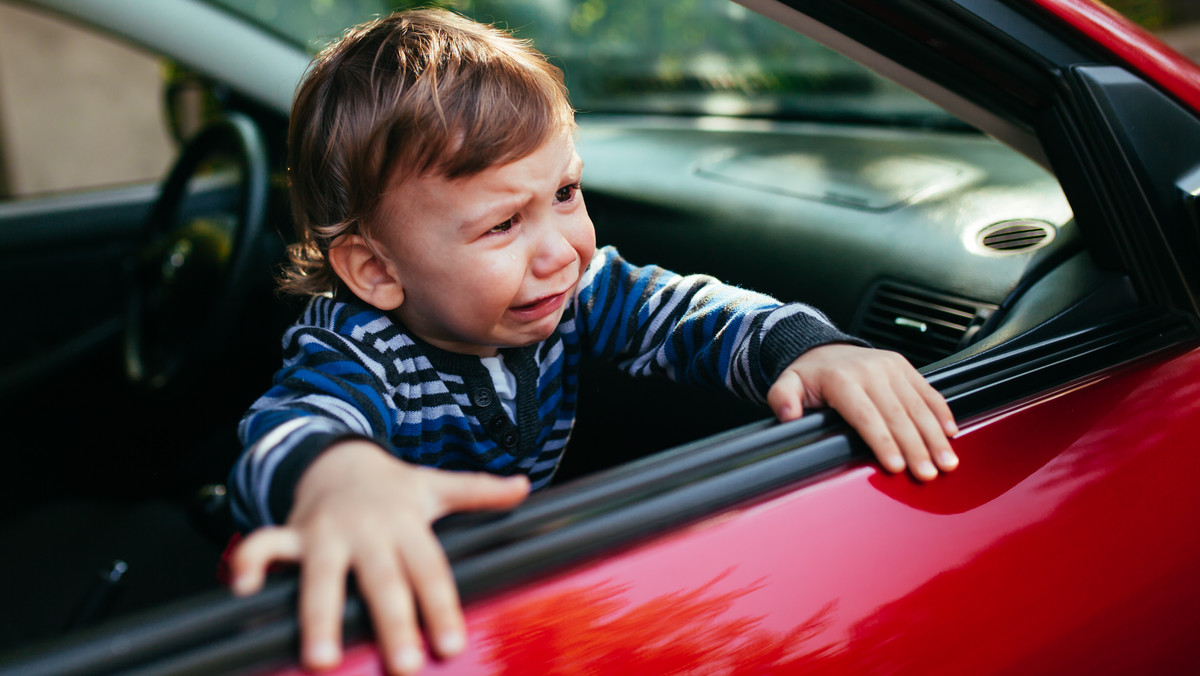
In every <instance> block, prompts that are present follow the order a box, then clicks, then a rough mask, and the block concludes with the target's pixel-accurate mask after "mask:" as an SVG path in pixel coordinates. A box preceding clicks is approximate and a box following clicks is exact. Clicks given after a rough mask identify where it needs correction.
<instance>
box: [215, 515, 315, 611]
mask: <svg viewBox="0 0 1200 676" xmlns="http://www.w3.org/2000/svg"><path fill="white" fill-rule="evenodd" d="M300 555H301V544H300V536H299V534H298V533H297V532H296V531H294V530H292V529H290V528H279V527H276V528H260V529H258V530H256V531H254V532H253V533H251V534H250V535H248V536H247V537H246V539H244V540H242V541H241V543H240V544H238V546H237V549H235V550H234V551H233V555H232V557H231V558H230V561H229V566H230V569H231V570H232V572H233V583H232V587H233V593H234V594H236V595H238V596H247V595H250V594H253V593H255V592H257V591H258V590H260V589H262V586H263V583H264V582H265V581H266V577H267V568H268V567H269V566H270V565H271V564H272V563H275V562H279V561H290V562H297V561H299V560H300Z"/></svg>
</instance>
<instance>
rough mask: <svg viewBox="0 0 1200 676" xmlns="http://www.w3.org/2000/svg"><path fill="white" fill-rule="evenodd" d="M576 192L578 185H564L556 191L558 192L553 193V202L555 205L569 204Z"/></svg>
mask: <svg viewBox="0 0 1200 676" xmlns="http://www.w3.org/2000/svg"><path fill="white" fill-rule="evenodd" d="M577 192H579V184H578V183H572V184H571V185H564V186H563V187H561V188H559V189H558V192H556V193H554V202H555V203H562V202H570V201H571V200H572V199H574V198H575V193H577Z"/></svg>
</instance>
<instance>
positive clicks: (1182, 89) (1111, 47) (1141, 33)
mask: <svg viewBox="0 0 1200 676" xmlns="http://www.w3.org/2000/svg"><path fill="white" fill-rule="evenodd" d="M1031 1H1032V3H1033V4H1035V5H1038V6H1040V7H1042V8H1043V9H1045V10H1046V11H1048V12H1050V13H1051V14H1054V15H1055V16H1057V17H1058V18H1059V19H1062V20H1063V21H1065V22H1067V23H1069V24H1070V25H1071V26H1073V27H1074V28H1075V29H1076V30H1077V31H1079V32H1082V33H1084V34H1085V35H1087V36H1088V37H1089V38H1091V39H1092V40H1094V41H1095V42H1097V43H1099V44H1100V45H1101V46H1103V47H1104V48H1105V49H1107V50H1108V51H1110V52H1112V53H1113V54H1114V55H1115V56H1116V57H1117V58H1119V59H1121V60H1122V61H1124V62H1125V63H1126V64H1128V65H1129V66H1131V67H1132V68H1133V69H1134V70H1136V71H1139V72H1141V73H1143V74H1145V75H1146V76H1148V77H1149V78H1150V80H1151V81H1153V82H1156V83H1158V85H1159V86H1161V87H1163V88H1165V89H1167V90H1168V91H1169V92H1171V93H1172V94H1174V95H1175V97H1176V98H1177V99H1179V100H1180V101H1182V102H1184V103H1185V104H1187V105H1188V106H1190V107H1191V108H1192V110H1195V111H1198V112H1200V66H1197V64H1195V63H1193V62H1192V61H1189V60H1188V59H1187V58H1185V57H1183V56H1181V55H1180V54H1179V53H1177V52H1175V51H1174V50H1172V49H1171V48H1170V47H1168V46H1166V45H1165V44H1163V42H1162V41H1161V40H1159V39H1158V38H1156V37H1155V36H1154V35H1152V34H1151V33H1150V32H1149V31H1147V30H1146V29H1144V28H1142V27H1140V26H1138V25H1137V24H1135V23H1133V22H1132V21H1130V20H1129V19H1127V18H1125V17H1124V16H1122V15H1121V14H1120V13H1118V12H1117V11H1116V10H1113V9H1111V8H1110V7H1108V6H1107V5H1103V4H1101V3H1099V2H1094V1H1093V0H1031Z"/></svg>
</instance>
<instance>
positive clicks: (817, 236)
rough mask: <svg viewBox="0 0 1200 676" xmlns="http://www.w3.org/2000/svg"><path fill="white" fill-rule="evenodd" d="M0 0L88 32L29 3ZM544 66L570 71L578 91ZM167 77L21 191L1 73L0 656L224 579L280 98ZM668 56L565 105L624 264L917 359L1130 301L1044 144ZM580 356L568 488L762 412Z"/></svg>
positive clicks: (282, 304) (604, 231)
mask: <svg viewBox="0 0 1200 676" xmlns="http://www.w3.org/2000/svg"><path fill="white" fill-rule="evenodd" d="M0 11H2V12H5V13H6V14H4V15H3V16H5V17H7V16H9V15H10V14H11V15H16V14H18V13H19V14H20V15H21V17H22V18H28V16H27V15H33V16H34V18H33V19H30V20H31V21H34V22H37V24H38V25H39V26H40V25H42V22H51V23H63V24H66V25H67V28H65V29H64V30H71V31H84V32H87V33H89V34H90V33H91V29H89V28H85V27H81V26H78V25H76V24H74V23H72V22H70V21H68V20H66V19H64V18H62V17H59V16H57V15H51V14H42V13H40V12H37V11H35V10H33V9H30V8H27V7H24V6H22V7H17V6H14V5H11V4H8V3H7V2H0ZM739 11H744V10H741V9H740V8H739ZM513 23H514V24H516V23H518V22H516V21H514V22H513ZM102 39H104V40H113V41H118V42H119V41H120V40H121V38H119V37H117V36H111V35H106V36H104V37H103V38H102ZM796 39H800V38H798V37H796ZM135 49H141V48H135ZM813 49H814V50H815V51H813V52H812V53H813V54H819V55H820V58H821V59H826V58H827V59H830V61H829V63H830V64H833V63H834V61H833V57H829V56H827V55H826V52H825V51H824V50H823V48H819V49H818V48H815V47H814V48H813ZM141 53H142V55H143V56H144V57H146V58H148V59H151V60H152V61H153V62H154V63H161V62H162V60H163V59H164V58H165V57H162V56H160V55H158V54H155V53H153V52H141ZM830 53H831V52H830ZM7 57H9V53H6V52H4V51H3V50H0V82H3V81H4V78H5V74H6V73H7V71H6V70H4V69H5V68H11V67H12V64H11V63H6V58H7ZM580 58H582V57H580ZM588 58H595V57H594V55H593V56H591V57H588ZM613 58H614V59H616V58H617V57H613ZM814 58H817V57H814ZM8 61H11V59H8ZM563 62H564V63H565V64H567V71H568V81H569V84H571V86H572V88H573V89H572V90H573V91H574V87H575V86H576V83H579V84H578V86H579V87H586V86H588V85H587V82H586V81H585V80H581V79H579V78H584V77H585V76H582V75H579V76H576V75H573V74H572V68H573V67H574V66H575V64H576V63H577V62H576V61H573V60H572V59H571V58H570V55H568V56H564V57H563ZM611 63H615V64H618V65H619V61H617V60H614V61H612V62H611ZM839 68H844V66H843V65H842V64H841V62H840V61H838V62H837V65H836V66H834V65H830V66H829V67H828V72H827V74H826V76H825V77H826V78H827V80H828V82H830V83H833V84H832V85H831V86H833V87H834V88H835V89H836V93H837V94H838V95H839V96H851V95H859V94H862V93H864V92H866V93H874V94H877V95H878V96H877V97H876V98H875V99H873V103H872V105H874V106H878V107H880V109H881V110H883V111H884V112H885V113H887V111H893V112H894V111H895V110H897V109H898V108H901V107H903V106H908V105H911V104H910V103H907V99H903V98H902V97H900V96H899V95H898V94H897V93H896V92H895V91H893V90H892V89H889V88H888V86H887V85H883V84H881V82H882V79H881V78H878V77H877V76H870V77H868V76H867V75H865V73H867V71H865V70H862V71H861V72H859V71H858V70H854V71H849V70H843V71H839V70H838V69H839ZM161 72H162V73H165V75H162V76H161V78H162V80H161V81H160V83H159V84H160V85H161V88H160V89H159V90H158V92H157V98H154V99H152V100H149V101H144V102H138V103H139V104H141V103H145V104H146V105H151V106H154V107H156V114H157V115H159V121H158V122H157V124H159V125H160V126H161V128H162V129H165V130H166V131H165V132H161V133H165V134H167V135H168V136H169V138H170V139H171V141H170V143H169V144H168V155H169V156H168V158H167V165H166V166H165V167H160V168H159V169H158V173H157V174H148V175H145V176H142V177H140V178H138V179H136V180H129V181H124V180H123V181H122V182H121V183H119V184H116V185H112V184H106V183H104V182H103V181H101V184H100V185H99V187H97V186H95V185H88V186H83V187H79V188H70V187H67V188H62V187H59V188H54V189H52V190H50V191H47V192H38V191H34V192H32V193H29V194H24V193H22V192H21V191H20V190H19V189H18V188H19V187H20V186H19V185H18V181H17V179H16V178H14V177H15V176H16V173H17V172H18V171H20V168H19V167H18V166H17V165H18V164H19V162H20V161H21V160H22V158H23V157H25V156H23V155H21V154H19V153H16V152H15V151H13V150H12V149H13V147H14V145H13V143H12V142H11V139H12V138H13V137H14V135H15V134H17V133H19V132H17V131H15V130H14V127H13V124H15V122H16V121H18V116H17V115H16V114H15V113H13V112H11V111H10V110H9V109H8V108H7V106H8V105H9V104H11V103H12V100H13V96H12V95H11V94H10V93H9V92H5V91H3V89H0V167H2V168H3V169H4V173H3V174H0V261H2V264H0V278H2V279H3V281H4V283H5V286H6V287H7V288H10V289H13V290H15V293H12V294H10V299H11V301H10V310H9V319H8V321H6V322H5V323H4V325H5V329H4V330H3V331H0V355H2V356H0V416H3V417H4V419H5V420H6V422H7V425H6V428H7V429H8V433H9V439H8V441H7V442H6V443H5V448H6V451H5V455H6V468H5V471H4V472H3V473H2V477H3V478H2V479H0V481H2V482H3V484H2V489H0V501H2V502H0V539H3V541H4V542H6V543H7V545H6V547H7V550H6V551H7V552H8V554H7V555H6V556H5V557H3V559H2V561H0V567H2V570H0V580H2V582H0V585H2V586H3V592H2V593H0V597H2V598H4V599H5V606H6V612H5V613H4V614H3V617H2V619H0V652H3V651H6V650H12V649H16V648H18V647H22V646H26V645H28V644H30V643H31V642H35V641H41V640H51V639H55V638H57V637H62V636H64V635H67V634H70V633H71V632H74V631H77V630H80V629H84V628H87V627H89V626H95V625H98V624H101V623H103V622H105V621H108V620H111V619H113V618H118V617H122V616H126V615H128V614H130V613H133V612H137V611H142V610H146V609H149V608H154V607H158V606H161V605H163V604H164V603H167V602H171V601H177V600H180V599H184V598H186V597H188V596H189V595H192V594H194V593H198V592H203V591H211V590H214V589H217V588H218V586H219V585H218V582H217V577H216V571H217V568H218V565H219V561H220V557H221V552H222V550H223V548H224V546H225V544H226V542H227V541H228V538H229V537H230V535H231V534H232V532H233V531H232V524H231V523H230V520H229V517H228V514H227V508H226V506H225V504H224V494H223V487H222V484H223V482H224V480H225V477H226V474H227V472H228V471H229V468H230V467H231V466H232V464H233V462H234V459H235V458H236V457H237V455H238V454H239V453H240V450H241V449H240V446H239V444H238V441H237V438H236V425H237V422H238V420H239V418H240V416H241V414H242V413H243V412H244V411H245V409H246V408H247V406H248V405H249V404H250V403H251V402H252V401H253V400H254V399H255V398H256V397H257V396H258V395H259V394H260V393H261V392H263V391H264V390H265V389H266V387H267V386H268V385H269V383H270V379H271V376H272V374H273V372H274V370H275V369H276V367H277V365H278V360H279V337H280V336H281V335H282V331H283V329H284V327H286V326H287V325H288V324H289V323H290V322H291V320H292V319H293V318H294V317H295V315H296V314H297V313H298V311H299V307H300V305H299V302H298V301H295V300H289V299H286V298H281V297H279V296H278V295H277V294H276V293H275V292H274V288H273V274H274V271H275V270H276V269H277V266H278V264H279V262H280V260H281V252H282V245H283V243H284V242H285V241H287V240H288V239H289V238H290V237H291V222H290V216H289V211H288V199H287V183H286V177H285V160H284V148H283V139H284V133H285V130H286V123H287V121H286V119H285V116H284V115H282V114H281V113H279V112H278V111H277V110H274V109H271V108H270V107H268V106H265V105H263V104H262V102H261V101H256V100H253V99H251V98H249V97H246V96H244V95H243V94H242V93H239V91H238V90H237V89H235V88H232V87H229V86H226V84H225V83H222V82H220V81H216V80H213V79H211V78H210V77H208V76H206V75H204V74H201V73H198V72H195V71H192V70H189V69H187V68H184V67H183V66H180V65H178V64H173V65H172V66H171V68H169V69H163V70H162V71H161ZM42 77H46V76H44V75H43V76H42ZM639 77H641V76H639V75H638V74H636V73H634V72H632V71H629V72H625V71H622V70H621V69H620V68H617V67H615V66H614V67H613V69H612V70H611V71H610V72H609V78H608V79H607V80H606V83H607V82H609V81H612V80H616V81H621V82H622V83H623V86H626V87H628V88H630V90H631V91H640V90H639V89H638V87H641V86H643V84H644V83H642V82H641V81H640V80H639ZM681 77H682V79H683V80H684V81H687V82H690V85H688V86H686V87H683V88H681V89H680V90H679V91H678V92H674V93H672V94H670V95H662V96H661V97H659V98H658V99H655V100H654V101H653V105H652V106H651V107H648V108H645V109H642V110H638V111H635V112H632V113H630V112H621V111H619V110H617V109H616V108H611V109H610V108H605V107H604V106H603V105H601V104H600V103H580V104H579V108H580V114H579V140H578V143H579V148H580V154H581V156H582V157H583V159H584V162H585V165H586V168H585V173H584V193H585V195H586V200H587V205H588V210H589V213H590V215H591V217H592V219H593V221H594V222H595V225H596V230H597V236H598V241H599V242H600V243H602V244H613V245H615V246H617V247H618V248H619V249H620V251H621V253H622V254H623V255H624V256H625V257H626V258H628V259H630V260H631V261H634V262H655V263H659V264H662V265H664V266H665V267H668V268H670V269H673V270H676V271H679V272H685V273H691V272H703V273H708V274H712V275H714V276H716V277H718V278H720V279H723V280H725V281H728V282H731V283H734V284H738V285H740V286H744V287H747V288H752V289H755V290H758V291H762V292H766V293H769V294H772V295H774V296H776V297H778V298H781V299H785V300H797V301H803V302H806V303H809V304H811V305H813V306H815V307H817V308H819V309H821V310H822V311H823V312H825V313H826V314H827V315H828V316H829V317H830V318H831V319H832V320H833V321H834V322H835V323H836V324H838V325H839V326H840V327H842V328H843V329H845V330H847V331H848V332H850V333H852V334H855V335H857V336H860V337H863V338H865V339H866V340H868V341H870V342H871V343H872V344H874V345H875V346H877V347H881V348H886V349H891V350H895V351H898V352H900V353H901V354H903V355H904V356H906V357H907V358H908V359H910V360H911V361H912V362H913V363H914V364H916V365H917V366H919V367H938V366H944V365H947V364H953V363H954V362H956V361H959V360H962V359H965V358H967V357H969V356H971V355H977V354H979V353H981V352H983V351H984V350H986V349H988V348H990V347H993V346H995V345H998V344H1001V343H1003V342H1005V341H1008V340H1011V339H1013V338H1014V337H1016V336H1020V335H1022V334H1025V333H1027V332H1029V331H1031V330H1033V329H1035V328H1036V327H1039V326H1044V325H1046V324H1047V323H1048V322H1053V321H1062V322H1079V321H1082V319H1081V318H1082V317H1096V316H1102V315H1104V314H1105V313H1110V312H1114V311H1116V310H1117V309H1120V308H1127V307H1132V306H1135V305H1136V304H1137V303H1138V300H1137V298H1136V296H1135V295H1134V293H1133V291H1132V288H1131V287H1130V285H1129V281H1128V279H1127V278H1126V277H1125V276H1124V275H1122V274H1119V273H1115V272H1111V271H1108V270H1106V269H1104V268H1103V267H1101V266H1100V265H1098V264H1097V263H1096V261H1095V260H1094V258H1093V255H1092V253H1091V252H1090V251H1089V248H1088V246H1086V245H1085V241H1086V238H1085V237H1084V236H1083V235H1082V234H1081V233H1080V232H1079V231H1078V228H1077V225H1076V220H1075V215H1074V213H1073V211H1072V207H1071V205H1070V204H1069V203H1068V202H1067V199H1066V197H1065V196H1064V192H1063V189H1062V187H1061V186H1060V184H1059V181H1058V180H1057V179H1056V177H1055V175H1054V174H1053V173H1052V172H1051V171H1050V170H1049V169H1048V168H1047V167H1046V166H1045V162H1044V160H1043V158H1041V157H1040V156H1038V154H1037V153H1036V152H1033V153H1025V152H1021V151H1018V150H1015V149H1014V148H1013V147H1011V146H1010V145H1007V144H1006V143H1003V142H1001V141H999V140H997V138H996V137H995V136H994V135H991V134H989V133H984V132H983V131H980V130H979V129H977V128H975V127H972V126H970V125H967V124H965V123H963V122H960V121H959V120H958V119H956V118H955V117H954V116H953V115H950V114H947V113H945V112H944V111H941V110H940V109H937V110H936V111H934V113H933V114H927V115H926V114H917V113H914V112H912V111H911V110H909V109H907V108H906V109H904V113H903V114H900V113H896V114H890V115H889V114H880V115H875V116H868V115H866V114H863V115H861V116H859V117H853V116H847V117H836V116H829V117H825V118H823V117H821V116H819V115H817V116H814V115H806V114H804V111H800V112H797V110H794V109H779V108H768V109H764V110H753V109H751V110H748V111H733V112H729V111H728V109H727V108H722V105H725V104H724V103H723V99H722V98H721V96H719V95H729V94H736V93H738V92H739V91H740V90H739V87H741V86H742V85H740V84H736V83H735V84H729V85H728V86H726V87H725V88H724V89H723V90H722V89H720V88H719V82H718V81H717V80H715V79H713V78H712V77H711V76H709V75H703V74H690V75H689V74H687V73H684V74H683V76H681ZM572 78H576V79H572ZM688 78H690V79H688ZM697 91H699V92H700V93H703V94H712V93H714V92H715V95H714V96H709V97H708V98H707V99H706V101H707V103H705V105H707V106H710V108H709V109H707V112H705V111H700V112H697V110H696V109H694V108H691V109H689V108H688V106H691V105H693V103H694V102H693V101H692V100H690V99H695V98H696V92H697ZM892 98H896V100H897V101H900V103H897V104H896V105H895V106H892V105H891V104H889V100H891V99H892ZM119 103H120V104H121V105H122V106H126V107H127V106H130V105H132V104H133V102H131V101H127V100H122V101H120V102H119ZM810 105H814V106H815V105H816V104H810ZM921 111H924V112H928V111H925V109H924V108H922V109H921ZM84 117H87V116H86V115H82V114H80V113H78V112H77V111H76V112H73V113H72V114H69V115H65V116H60V117H59V118H57V119H59V120H60V122H59V124H67V125H69V124H73V123H75V122H78V121H80V120H81V119H82V118H84ZM172 130H173V131H172ZM989 131H990V130H989ZM91 133H92V135H93V136H95V135H103V134H104V133H105V132H104V131H103V130H95V131H93V132H91ZM114 133H115V132H114ZM108 152H109V153H110V155H111V153H118V152H120V149H116V150H111V151H108ZM101 164H103V159H102V160H101ZM584 378H585V380H584V383H585V384H584V393H583V395H582V397H583V402H582V404H581V414H580V416H579V419H578V422H577V426H576V429H575V432H574V435H573V440H572V443H571V446H570V447H569V448H568V451H567V454H566V458H565V460H564V464H563V466H562V468H561V470H560V473H559V475H558V477H557V478H556V485H557V488H555V489H554V490H556V491H560V494H562V493H564V492H565V493H569V492H570V491H571V490H572V487H573V486H575V485H577V482H581V481H586V480H587V477H589V476H594V475H595V473H597V472H602V471H608V470H612V469H613V468H619V467H621V466H623V465H626V464H628V463H630V462H632V461H636V460H638V459H641V458H645V457H648V456H651V455H653V454H655V453H659V452H661V451H664V449H671V448H674V447H678V446H680V445H682V444H687V443H690V442H694V441H696V440H700V439H705V438H707V437H710V436H711V435H715V434H720V433H724V432H726V431H727V430H731V429H736V428H738V427H739V426H743V425H760V426H761V425H768V424H769V423H765V422H763V421H764V420H766V418H767V417H768V415H769V413H768V412H767V411H766V410H765V409H762V408H758V407H755V406H752V405H750V404H747V403H744V402H740V401H737V400H735V399H734V398H733V397H732V396H730V395H727V394H725V393H720V392H697V391H694V390H691V389H687V388H683V387H679V386H677V385H675V384H673V383H671V382H668V381H666V380H658V379H648V380H647V381H638V382H633V381H631V380H630V379H629V378H627V377H625V376H624V375H623V374H621V373H619V372H618V371H617V369H615V368H614V367H612V366H609V365H589V367H588V370H587V371H586V372H585V376H584Z"/></svg>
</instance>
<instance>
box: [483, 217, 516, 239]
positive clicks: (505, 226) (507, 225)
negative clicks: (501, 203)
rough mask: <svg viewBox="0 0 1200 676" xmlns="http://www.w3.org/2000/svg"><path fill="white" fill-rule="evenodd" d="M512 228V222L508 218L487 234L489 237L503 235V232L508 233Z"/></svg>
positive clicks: (494, 226)
mask: <svg viewBox="0 0 1200 676" xmlns="http://www.w3.org/2000/svg"><path fill="white" fill-rule="evenodd" d="M512 226H513V222H512V219H511V218H510V219H508V220H507V221H504V222H503V223H500V224H499V225H493V226H492V229H491V230H488V234H489V235H498V234H501V233H505V232H508V231H509V230H512Z"/></svg>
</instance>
